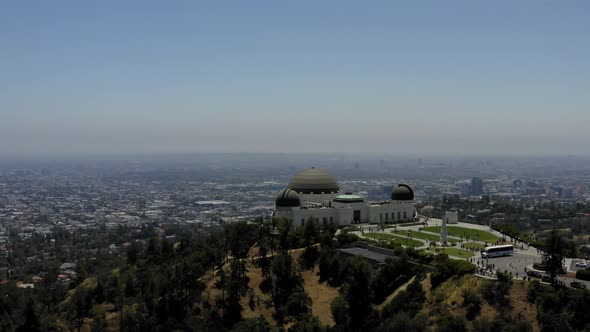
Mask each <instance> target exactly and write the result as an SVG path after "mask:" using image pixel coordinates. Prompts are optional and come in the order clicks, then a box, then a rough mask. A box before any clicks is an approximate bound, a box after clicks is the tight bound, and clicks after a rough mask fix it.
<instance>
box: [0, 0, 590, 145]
mask: <svg viewBox="0 0 590 332" xmlns="http://www.w3.org/2000/svg"><path fill="white" fill-rule="evenodd" d="M589 129H590V2H588V1H432V2H430V1H403V2H401V1H399V2H398V1H354V2H353V1H343V0H338V1H255V0H252V1H210V2H205V1H145V0H144V1H136V2H133V1H104V0H101V1H79V0H77V1H59V0H52V1H2V2H0V153H2V154H5V155H7V154H14V153H21V154H36V153H44V154H52V153H74V154H75V153H82V152H86V153H137V152H140V153H141V152H193V151H195V152H196V151H225V152H227V151H287V152H289V151H293V152H318V151H331V152H342V151H347V152H384V153H408V152H415V153H418V154H420V153H433V152H437V153H461V152H462V153H474V152H479V153H487V152H489V153H504V152H505V153H527V154H539V153H551V154H555V153H576V154H589V153H590V148H589V146H590V130H589Z"/></svg>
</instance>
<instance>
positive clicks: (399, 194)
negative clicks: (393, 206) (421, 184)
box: [391, 184, 414, 201]
mask: <svg viewBox="0 0 590 332" xmlns="http://www.w3.org/2000/svg"><path fill="white" fill-rule="evenodd" d="M391 199H392V200H394V201H413V200H414V191H413V190H412V188H410V186H408V185H406V184H399V185H398V186H397V187H395V188H394V189H393V192H392V193H391Z"/></svg>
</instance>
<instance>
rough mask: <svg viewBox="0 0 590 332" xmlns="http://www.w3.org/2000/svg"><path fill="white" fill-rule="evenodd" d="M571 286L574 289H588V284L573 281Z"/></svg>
mask: <svg viewBox="0 0 590 332" xmlns="http://www.w3.org/2000/svg"><path fill="white" fill-rule="evenodd" d="M570 286H572V288H583V289H586V284H583V283H581V282H579V281H572V283H571V284H570Z"/></svg>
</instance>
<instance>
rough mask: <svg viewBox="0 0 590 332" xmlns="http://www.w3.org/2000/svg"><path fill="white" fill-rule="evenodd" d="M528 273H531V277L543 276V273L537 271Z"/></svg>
mask: <svg viewBox="0 0 590 332" xmlns="http://www.w3.org/2000/svg"><path fill="white" fill-rule="evenodd" d="M527 274H528V275H529V277H533V278H541V277H542V276H543V275H542V274H541V273H539V272H537V271H528V272H527Z"/></svg>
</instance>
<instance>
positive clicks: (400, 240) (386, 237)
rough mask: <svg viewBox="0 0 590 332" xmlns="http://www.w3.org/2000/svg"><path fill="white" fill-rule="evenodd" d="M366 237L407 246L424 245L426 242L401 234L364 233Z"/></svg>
mask: <svg viewBox="0 0 590 332" xmlns="http://www.w3.org/2000/svg"><path fill="white" fill-rule="evenodd" d="M363 235H364V236H365V237H368V238H371V239H375V240H383V241H387V242H389V243H393V244H399V245H403V246H407V247H419V246H423V245H424V243H423V242H422V241H418V240H412V239H406V238H402V237H399V236H393V235H391V234H385V233H368V234H367V233H365V234H363Z"/></svg>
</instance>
